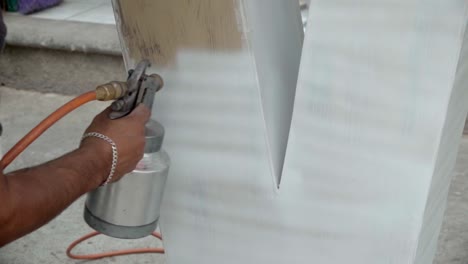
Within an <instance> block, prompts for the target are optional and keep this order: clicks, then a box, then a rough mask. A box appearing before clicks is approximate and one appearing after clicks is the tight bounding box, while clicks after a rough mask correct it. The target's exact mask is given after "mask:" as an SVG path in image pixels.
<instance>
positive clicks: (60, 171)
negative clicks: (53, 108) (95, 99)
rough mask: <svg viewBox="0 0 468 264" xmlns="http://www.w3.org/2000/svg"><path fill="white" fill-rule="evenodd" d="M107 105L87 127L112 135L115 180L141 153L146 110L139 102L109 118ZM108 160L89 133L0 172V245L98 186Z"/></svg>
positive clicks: (107, 148) (104, 145) (107, 168)
mask: <svg viewBox="0 0 468 264" xmlns="http://www.w3.org/2000/svg"><path fill="white" fill-rule="evenodd" d="M108 111H109V110H108V109H106V110H105V111H104V112H103V113H101V114H99V115H98V116H96V118H95V119H94V120H93V122H92V123H91V125H90V127H89V128H88V129H87V130H86V132H99V133H102V134H104V135H106V136H108V137H110V138H111V139H113V140H114V142H115V144H116V145H117V149H118V152H119V161H118V163H117V170H116V172H115V175H114V178H113V179H114V181H117V180H119V179H120V178H121V177H122V176H123V175H124V174H126V173H128V172H130V171H131V170H133V169H134V168H135V166H136V164H137V162H138V161H139V160H140V159H141V157H142V156H143V149H144V142H145V139H144V125H145V123H146V122H147V121H148V119H149V110H148V109H147V108H146V107H144V106H139V107H138V108H136V109H135V110H134V111H133V112H132V113H131V114H130V115H129V116H127V117H124V118H121V119H118V120H110V119H109V118H108V117H107V114H108ZM111 160H112V151H111V147H110V145H109V143H107V142H105V141H103V140H101V139H98V138H93V137H90V138H86V139H85V140H84V141H83V142H82V144H81V146H80V147H79V148H78V149H76V150H74V151H72V152H70V153H68V154H66V155H64V156H62V157H60V158H58V159H55V160H53V161H50V162H47V163H45V164H42V165H39V166H36V167H32V168H27V169H22V170H19V171H15V172H12V173H8V174H6V175H4V174H3V173H1V172H0V202H1V207H0V247H1V246H3V245H6V244H7V243H10V242H11V241H13V240H15V239H17V238H19V237H21V236H24V235H26V234H28V233H30V232H32V231H34V230H35V229H37V228H39V227H41V226H42V225H44V224H46V223H47V222H48V221H50V220H51V219H53V218H54V217H55V216H57V215H58V214H59V213H61V212H62V211H63V210H64V209H65V208H67V207H68V206H69V205H70V204H71V203H73V202H74V201H75V200H76V199H78V198H79V197H80V196H81V195H83V194H85V193H87V192H89V191H91V190H93V189H95V188H97V187H98V186H99V185H100V184H101V183H102V182H104V181H105V179H106V178H107V176H108V174H109V171H110V167H111Z"/></svg>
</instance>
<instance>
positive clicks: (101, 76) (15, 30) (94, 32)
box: [0, 0, 126, 95]
mask: <svg viewBox="0 0 468 264" xmlns="http://www.w3.org/2000/svg"><path fill="white" fill-rule="evenodd" d="M84 3H85V2H83V1H76V0H75V1H73V0H71V1H65V2H64V3H62V5H59V6H57V7H54V8H52V9H49V10H45V11H43V12H39V13H36V14H34V15H29V16H24V15H20V14H15V13H6V14H5V15H4V19H5V23H6V25H7V28H8V35H7V38H6V43H7V46H6V47H5V50H4V52H3V53H2V54H0V84H2V85H6V86H10V87H15V88H18V89H26V90H32V91H39V92H54V93H60V94H71V95H73V94H79V93H82V92H84V91H87V90H90V89H92V88H94V87H95V86H96V85H98V84H101V83H105V82H108V81H110V80H122V79H125V77H126V71H125V67H124V63H123V59H122V53H121V50H120V43H119V39H118V35H117V30H116V27H115V22H114V23H112V22H113V20H112V18H113V17H112V16H113V13H112V12H113V11H112V6H111V5H110V2H109V1H107V0H102V1H96V2H90V1H86V3H88V4H89V3H94V4H95V5H96V4H99V5H97V6H95V8H94V9H89V10H87V12H83V11H82V10H81V11H80V10H79V9H77V8H76V5H78V7H81V8H90V7H89V6H88V7H86V6H84V7H83V4H84ZM103 3H104V4H103ZM106 3H108V4H106ZM73 12H78V14H81V15H73ZM92 12H94V13H92ZM89 13H91V14H89ZM67 15H68V16H70V15H71V17H67ZM93 15H94V16H93ZM102 17H105V19H104V22H102V19H99V18H102Z"/></svg>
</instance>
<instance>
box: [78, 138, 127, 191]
mask: <svg viewBox="0 0 468 264" xmlns="http://www.w3.org/2000/svg"><path fill="white" fill-rule="evenodd" d="M87 137H97V138H100V139H102V140H105V141H106V142H107V143H109V144H110V145H111V147H112V166H111V170H110V173H109V176H107V179H106V180H105V181H104V182H103V183H102V184H101V186H105V185H107V184H108V183H109V182H110V181H111V180H112V177H113V176H114V173H115V169H116V167H117V160H118V158H119V154H118V152H117V145H115V143H114V141H113V140H112V139H110V138H109V137H108V136H105V135H103V134H101V133H97V132H89V133H86V134H84V135H83V137H82V138H81V140H82V141H83V140H84V139H85V138H87Z"/></svg>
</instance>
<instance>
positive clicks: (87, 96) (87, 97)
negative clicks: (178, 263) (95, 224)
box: [0, 91, 164, 260]
mask: <svg viewBox="0 0 468 264" xmlns="http://www.w3.org/2000/svg"><path fill="white" fill-rule="evenodd" d="M96 99H97V98H96V92H95V91H90V92H87V93H84V94H82V95H80V96H78V97H76V98H74V99H72V100H71V101H69V102H68V103H66V104H64V105H63V106H62V107H60V108H59V109H57V110H55V112H53V113H52V114H50V115H49V116H48V117H46V118H45V119H44V120H42V122H40V123H39V124H38V125H37V126H35V127H34V128H33V129H32V130H31V131H29V133H28V134H26V136H24V137H23V138H22V139H21V140H20V141H18V143H16V144H15V145H14V146H13V147H12V148H11V149H10V150H9V151H8V152H7V153H6V154H5V156H3V158H2V160H0V171H3V170H4V169H5V168H6V167H8V165H10V163H11V162H12V161H13V160H14V159H15V158H16V157H18V155H19V154H21V152H23V151H24V150H25V149H26V148H27V147H28V146H29V145H30V144H31V143H32V142H34V140H36V139H37V138H38V137H39V136H40V135H42V134H43V133H44V132H45V131H46V130H47V129H48V128H50V127H51V126H52V125H53V124H55V123H56V122H57V121H58V120H60V119H61V118H62V117H64V116H65V115H67V114H68V113H70V112H71V111H73V110H75V109H76V108H78V107H80V106H82V105H84V104H86V103H88V102H91V101H94V100H96ZM99 234H100V233H99V232H92V233H90V234H87V235H85V236H83V237H81V238H79V239H77V240H76V241H74V242H73V243H72V244H70V246H69V247H68V248H67V256H68V257H70V258H72V259H87V260H92V259H99V258H105V257H113V256H121V255H129V254H140V253H159V254H164V249H163V248H141V249H128V250H117V251H111V252H105V253H98V254H89V255H75V254H73V253H71V251H72V249H73V248H74V247H75V246H77V245H78V244H79V243H81V242H83V241H85V240H87V239H89V238H92V237H94V236H97V235H99ZM152 235H153V236H154V237H156V238H158V239H160V240H162V237H161V234H159V233H157V232H153V233H152Z"/></svg>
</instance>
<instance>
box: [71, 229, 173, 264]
mask: <svg viewBox="0 0 468 264" xmlns="http://www.w3.org/2000/svg"><path fill="white" fill-rule="evenodd" d="M100 234H101V233H99V232H96V231H95V232H92V233H89V234H87V235H85V236H83V237H81V238H79V239H77V240H75V241H74V242H73V243H71V244H70V246H68V248H67V256H68V257H69V258H72V259H86V260H92V259H100V258H106V257H115V256H122V255H129V254H141V253H158V254H164V249H163V248H136V249H126V250H116V251H110V252H104V253H97V254H88V255H75V254H73V253H71V251H72V250H73V248H75V247H76V246H77V245H78V244H80V243H81V242H83V241H85V240H88V239H90V238H92V237H95V236H97V235H100ZM151 235H152V236H154V237H156V238H158V239H159V240H162V237H161V234H159V233H157V232H153V233H152V234H151Z"/></svg>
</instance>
